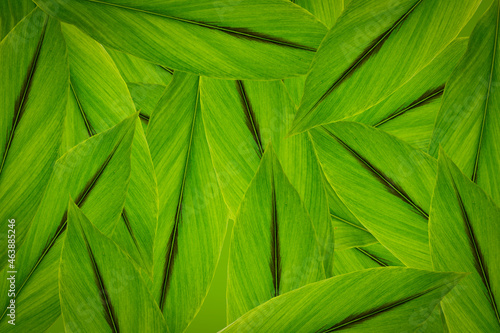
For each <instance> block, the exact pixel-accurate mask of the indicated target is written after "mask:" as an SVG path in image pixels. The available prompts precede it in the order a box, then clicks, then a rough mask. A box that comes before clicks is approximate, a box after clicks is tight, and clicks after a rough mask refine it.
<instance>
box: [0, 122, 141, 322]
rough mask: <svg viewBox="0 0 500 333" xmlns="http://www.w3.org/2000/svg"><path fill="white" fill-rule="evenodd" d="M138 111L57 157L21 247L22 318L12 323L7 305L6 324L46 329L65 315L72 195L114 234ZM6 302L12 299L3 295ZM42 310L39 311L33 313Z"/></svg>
mask: <svg viewBox="0 0 500 333" xmlns="http://www.w3.org/2000/svg"><path fill="white" fill-rule="evenodd" d="M136 120H137V116H136V115H134V116H131V117H129V118H127V119H125V120H124V121H123V122H121V123H120V124H118V125H116V126H115V127H113V128H111V129H110V130H108V131H106V132H103V133H101V134H97V135H96V136H94V137H92V138H90V139H88V140H87V141H84V142H83V143H81V144H79V145H78V146H76V147H74V148H73V149H71V150H70V151H68V152H67V153H66V154H65V155H63V156H62V157H61V158H60V159H58V160H57V162H56V164H55V166H54V171H53V173H52V175H51V177H50V180H49V183H48V186H47V189H46V191H45V194H44V196H43V199H42V202H41V203H40V208H39V209H38V211H37V213H36V215H35V217H34V218H33V221H32V223H31V227H30V229H29V232H28V234H27V235H26V238H25V240H24V242H23V243H18V244H17V247H18V250H17V253H16V270H17V274H16V286H17V287H16V289H17V290H16V295H15V300H16V304H17V307H16V316H17V317H16V319H17V323H16V325H15V326H13V325H10V324H8V323H7V320H8V319H9V318H8V317H7V316H6V314H7V310H5V311H4V312H2V314H1V317H0V330H1V331H2V332H11V331H19V330H20V331H30V330H39V331H44V330H45V329H46V328H48V326H50V325H51V324H52V323H53V321H54V320H55V319H56V318H57V317H58V316H59V313H60V308H59V292H58V285H57V281H58V276H57V272H58V270H57V266H58V264H59V259H60V255H61V252H60V251H61V245H62V240H63V238H64V237H63V236H64V234H65V230H66V226H67V208H68V200H69V197H70V196H71V197H72V198H75V202H76V203H77V205H78V206H79V207H81V208H82V209H83V211H84V212H85V213H86V214H87V216H89V218H92V219H93V220H94V221H95V224H96V227H97V228H99V230H100V231H102V232H103V233H105V234H106V235H109V234H110V233H111V232H112V231H113V230H114V229H115V226H116V224H117V223H118V221H119V218H120V215H121V212H122V210H123V206H124V203H125V197H126V193H127V185H128V180H129V177H130V147H131V145H132V139H133V135H134V128H135V127H136ZM8 271H9V270H8V269H7V268H5V269H4V270H2V272H1V274H0V275H1V282H0V288H1V290H7V289H8V288H7V283H8V280H7V276H8V274H9V273H8ZM0 302H1V306H2V308H4V309H6V307H7V304H8V302H9V298H8V297H7V293H5V294H4V295H2V297H1V299H0ZM33 314H37V315H33Z"/></svg>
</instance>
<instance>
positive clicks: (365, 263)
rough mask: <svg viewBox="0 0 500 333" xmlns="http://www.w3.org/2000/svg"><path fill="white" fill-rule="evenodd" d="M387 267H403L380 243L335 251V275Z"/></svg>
mask: <svg viewBox="0 0 500 333" xmlns="http://www.w3.org/2000/svg"><path fill="white" fill-rule="evenodd" d="M388 266H404V265H403V263H402V262H401V261H399V260H398V259H397V258H396V257H394V255H393V254H392V253H390V252H389V251H388V250H387V249H386V248H385V247H383V246H382V245H381V244H380V243H377V244H372V245H369V246H366V247H354V248H351V249H347V250H342V251H335V264H334V272H335V275H342V274H347V273H351V272H356V271H361V270H363V269H368V268H376V267H388Z"/></svg>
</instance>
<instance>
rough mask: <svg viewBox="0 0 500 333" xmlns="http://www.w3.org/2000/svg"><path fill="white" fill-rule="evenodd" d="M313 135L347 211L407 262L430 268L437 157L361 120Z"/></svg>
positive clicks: (413, 265) (331, 127) (328, 176)
mask: <svg viewBox="0 0 500 333" xmlns="http://www.w3.org/2000/svg"><path fill="white" fill-rule="evenodd" d="M311 134H312V136H313V140H314V142H315V146H316V149H317V151H318V156H319V158H320V160H321V164H322V165H323V169H324V171H325V175H326V177H327V179H328V181H329V182H330V184H331V185H332V186H333V188H334V189H335V190H336V192H337V194H338V195H339V196H340V198H341V199H342V201H343V202H344V203H345V204H346V206H347V207H348V208H349V210H350V211H351V212H352V213H353V214H354V215H355V216H356V217H357V218H358V219H359V221H360V222H361V223H362V224H363V225H364V226H365V227H366V228H367V229H368V231H370V232H371V234H372V235H373V236H375V238H377V239H378V240H379V241H380V243H382V245H384V246H385V247H386V248H387V249H388V250H389V251H391V252H392V253H393V254H394V255H395V256H396V257H397V258H398V259H399V260H401V261H402V262H403V263H404V264H405V265H407V266H410V267H416V268H425V269H427V268H430V267H431V262H430V254H429V237H428V214H429V208H430V203H431V196H432V191H433V188H434V183H435V179H436V161H435V160H434V159H433V158H432V157H430V156H428V155H427V154H425V153H423V152H422V151H420V150H418V149H415V148H413V147H411V146H410V145H408V144H407V143H405V142H403V141H401V140H399V139H397V138H395V137H393V136H391V135H389V134H387V133H385V132H383V131H381V130H377V129H373V128H371V127H367V126H366V125H362V124H359V123H353V122H337V123H333V124H330V125H327V126H325V127H322V128H320V129H314V130H312V131H311ZM367 143H369V144H367Z"/></svg>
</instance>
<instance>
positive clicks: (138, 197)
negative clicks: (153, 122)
mask: <svg viewBox="0 0 500 333" xmlns="http://www.w3.org/2000/svg"><path fill="white" fill-rule="evenodd" d="M62 28H63V33H64V38H65V40H66V44H67V48H68V56H69V63H70V73H71V92H70V93H71V95H70V99H72V100H73V102H72V104H71V105H70V107H69V108H68V112H67V113H68V115H69V117H71V120H72V121H74V122H75V123H73V124H72V125H71V126H70V127H69V129H68V130H66V132H65V137H66V141H67V142H71V144H72V145H75V144H78V143H79V142H81V141H80V140H83V139H86V138H88V137H89V136H92V135H95V134H96V133H100V132H102V131H105V130H107V129H109V128H111V127H113V126H114V125H116V124H118V123H119V122H121V121H122V120H123V119H125V118H127V117H128V116H130V115H131V114H134V113H135V107H134V104H133V102H132V98H131V97H130V93H129V92H128V90H127V86H126V84H125V82H124V81H123V80H122V78H121V77H120V73H119V72H118V70H117V68H116V66H115V64H114V63H113V60H112V59H111V57H110V56H109V55H108V54H107V52H106V50H105V49H104V48H103V47H102V46H101V45H100V44H99V43H97V42H96V41H94V40H93V39H91V38H90V37H88V36H87V35H85V34H84V33H82V32H81V31H80V30H78V29H77V28H75V27H74V26H71V25H68V24H62ZM68 121H69V120H68V119H67V122H68ZM68 137H69V138H68ZM157 218H158V193H157V188H156V179H155V174H154V168H153V162H152V160H151V155H150V153H149V147H148V144H147V142H146V136H145V135H144V132H143V129H142V126H141V125H140V123H139V122H137V124H136V129H135V134H134V141H133V144H132V152H131V175H130V185H129V188H128V194H127V201H126V203H125V208H124V210H123V212H122V217H121V220H120V221H121V222H120V224H118V225H117V229H116V230H115V231H114V233H113V236H112V238H113V240H114V241H115V242H117V243H118V245H120V246H121V247H122V248H123V249H124V250H125V251H126V252H127V253H129V255H130V256H131V257H132V258H133V259H134V260H136V261H137V262H138V263H139V264H140V266H141V267H142V268H144V269H145V270H146V271H147V272H149V273H152V267H153V242H154V236H155V230H156V224H157Z"/></svg>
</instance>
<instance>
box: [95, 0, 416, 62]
mask: <svg viewBox="0 0 500 333" xmlns="http://www.w3.org/2000/svg"><path fill="white" fill-rule="evenodd" d="M85 1H87V2H92V3H96V4H100V5H104V6H110V7H116V8H122V9H126V10H130V11H135V12H140V13H144V14H148V15H152V16H159V17H163V18H166V19H170V20H174V21H178V22H183V23H188V24H192V25H196V26H199V27H203V28H208V29H213V30H218V31H221V32H224V33H227V34H235V35H240V36H241V37H245V38H250V39H255V40H257V41H262V42H268V43H272V44H277V45H282V46H286V47H290V48H294V49H299V50H304V51H309V52H316V48H313V47H309V46H305V45H299V44H295V43H291V42H285V41H280V40H277V39H271V38H265V37H262V36H258V35H253V34H251V33H245V32H242V31H238V30H235V29H231V28H226V27H219V26H217V25H212V24H208V23H205V22H199V21H195V20H188V19H183V18H180V17H176V16H170V15H165V14H160V13H155V12H152V11H149V10H144V9H139V8H134V7H128V6H123V5H118V4H114V3H109V2H104V1H98V0H85ZM420 1H422V0H420Z"/></svg>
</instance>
